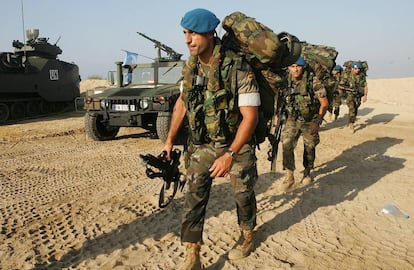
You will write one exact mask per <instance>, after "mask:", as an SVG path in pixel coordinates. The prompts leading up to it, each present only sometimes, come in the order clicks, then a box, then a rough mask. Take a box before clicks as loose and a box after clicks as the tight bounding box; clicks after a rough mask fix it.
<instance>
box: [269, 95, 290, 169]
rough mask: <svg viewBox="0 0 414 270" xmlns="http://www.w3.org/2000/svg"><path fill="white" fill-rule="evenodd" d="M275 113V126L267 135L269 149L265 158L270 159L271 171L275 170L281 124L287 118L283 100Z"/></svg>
mask: <svg viewBox="0 0 414 270" xmlns="http://www.w3.org/2000/svg"><path fill="white" fill-rule="evenodd" d="M276 115H277V123H276V127H275V128H274V129H272V130H271V132H270V134H269V135H268V138H269V142H270V146H271V147H270V149H269V151H268V152H267V160H269V161H270V170H271V172H276V159H277V152H278V149H279V142H280V136H281V134H282V128H283V125H284V124H285V122H286V119H287V111H286V104H285V102H284V101H282V102H281V105H280V106H279V109H278V110H277V113H276ZM273 121H274V120H273ZM272 124H273V123H272Z"/></svg>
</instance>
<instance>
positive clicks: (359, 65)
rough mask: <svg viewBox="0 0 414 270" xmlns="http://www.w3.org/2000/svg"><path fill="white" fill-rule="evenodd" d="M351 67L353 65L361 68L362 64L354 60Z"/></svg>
mask: <svg viewBox="0 0 414 270" xmlns="http://www.w3.org/2000/svg"><path fill="white" fill-rule="evenodd" d="M352 67H353V68H359V69H361V68H362V65H361V63H360V62H358V61H354V62H353V63H352Z"/></svg>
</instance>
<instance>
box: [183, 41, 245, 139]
mask: <svg viewBox="0 0 414 270" xmlns="http://www.w3.org/2000/svg"><path fill="white" fill-rule="evenodd" d="M243 63H244V61H242V59H241V58H240V57H239V56H237V55H236V54H235V53H234V52H233V51H224V52H223V51H222V48H221V44H220V41H219V40H218V39H217V40H216V45H215V48H214V51H213V60H212V63H211V65H210V68H209V69H210V70H209V71H207V72H203V71H202V70H200V69H202V67H201V66H200V65H199V63H198V60H197V57H193V56H190V58H189V59H188V60H187V62H186V65H185V66H184V68H183V77H184V80H183V88H182V94H183V99H184V103H185V106H186V109H187V119H188V123H189V128H190V131H191V140H192V142H193V143H195V144H202V143H209V142H216V143H220V144H223V145H226V144H229V143H231V141H232V140H233V139H234V136H235V135H236V132H237V128H238V126H239V124H240V122H241V119H242V117H241V114H240V111H239V108H238V104H237V94H238V93H237V91H238V89H237V88H236V87H237V85H238V81H237V80H238V78H243V77H244V76H246V75H245V74H244V73H245V72H243V68H242V67H243ZM203 73H204V74H208V75H207V76H206V77H204V76H202V74H203Z"/></svg>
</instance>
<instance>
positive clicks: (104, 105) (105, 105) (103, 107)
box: [100, 99, 108, 109]
mask: <svg viewBox="0 0 414 270" xmlns="http://www.w3.org/2000/svg"><path fill="white" fill-rule="evenodd" d="M100 103H101V108H102V109H105V108H106V107H107V105H108V102H106V100H105V99H102V100H101V102H100Z"/></svg>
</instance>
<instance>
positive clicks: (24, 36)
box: [20, 0, 26, 65]
mask: <svg viewBox="0 0 414 270" xmlns="http://www.w3.org/2000/svg"><path fill="white" fill-rule="evenodd" d="M20 2H21V6H22V27H23V53H24V59H23V61H22V64H23V65H25V62H26V33H25V31H24V9H23V0H21V1H20Z"/></svg>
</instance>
